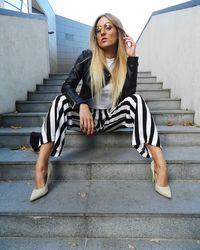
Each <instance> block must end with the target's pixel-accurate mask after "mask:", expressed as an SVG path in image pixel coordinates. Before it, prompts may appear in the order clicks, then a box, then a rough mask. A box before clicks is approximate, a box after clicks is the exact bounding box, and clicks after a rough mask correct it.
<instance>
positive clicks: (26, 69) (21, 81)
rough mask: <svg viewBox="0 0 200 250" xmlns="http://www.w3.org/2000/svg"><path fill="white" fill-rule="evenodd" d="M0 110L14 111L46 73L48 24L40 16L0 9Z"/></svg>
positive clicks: (2, 111)
mask: <svg viewBox="0 0 200 250" xmlns="http://www.w3.org/2000/svg"><path fill="white" fill-rule="evenodd" d="M0 24H1V25H0V87H1V91H0V113H4V112H10V111H13V110H15V101H16V100H25V99H26V98H27V91H28V90H34V89H35V85H36V84H37V83H41V82H42V80H43V78H44V77H48V74H49V49H48V26H47V21H46V18H44V17H43V16H41V15H29V14H23V13H19V12H15V11H9V10H4V9H0Z"/></svg>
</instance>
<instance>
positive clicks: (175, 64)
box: [137, 1, 200, 124]
mask: <svg viewBox="0 0 200 250" xmlns="http://www.w3.org/2000/svg"><path fill="white" fill-rule="evenodd" d="M191 2H192V1H191ZM188 3H189V2H188ZM199 24H200V6H199V5H197V6H193V7H191V8H185V9H184V8H183V9H179V10H176V11H172V12H166V13H163V14H158V15H155V16H152V17H151V18H150V20H149V22H148V23H147V25H146V27H145V29H144V31H143V33H142V34H141V36H140V38H139V40H138V42H137V54H138V56H139V57H140V60H139V65H140V66H139V69H140V70H150V71H152V73H153V74H154V75H156V76H158V80H159V81H163V83H164V88H171V90H172V92H171V93H172V97H180V98H181V99H182V102H181V106H182V108H183V109H192V110H194V111H195V122H196V123H197V124H200V70H199V65H200V25H199Z"/></svg>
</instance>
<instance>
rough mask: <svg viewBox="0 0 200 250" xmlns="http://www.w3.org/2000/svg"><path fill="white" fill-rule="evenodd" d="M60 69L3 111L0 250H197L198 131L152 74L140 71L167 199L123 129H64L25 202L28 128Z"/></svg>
mask: <svg viewBox="0 0 200 250" xmlns="http://www.w3.org/2000/svg"><path fill="white" fill-rule="evenodd" d="M65 78H66V75H64V74H56V75H50V78H49V79H44V83H43V84H41V85H37V87H36V91H35V92H29V93H28V100H27V101H17V102H16V110H17V111H16V112H14V113H9V114H4V115H2V116H1V126H2V127H1V128H0V249H3V250H7V249H31V250H32V249H40V250H43V249H45V250H46V249H48V250H49V249H52V250H56V249H68V250H72V249H76V250H129V249H137V250H144V249H145V250H150V249H153V250H154V249H156V250H164V249H165V250H171V249H173V250H178V249H181V250H183V249H184V250H194V249H195V250H197V249H200V128H199V127H197V126H194V125H193V121H194V112H192V111H188V110H181V109H180V101H181V100H180V99H174V98H170V90H169V89H163V88H162V83H161V82H157V79H156V77H154V76H151V73H150V72H139V74H138V88H137V90H138V93H139V94H141V95H142V96H143V97H144V98H145V99H146V101H147V103H148V105H149V107H150V109H151V110H152V114H153V116H154V118H155V121H156V124H157V125H158V130H159V133H160V137H161V142H162V145H163V146H164V148H163V150H164V154H165V157H166V159H167V162H168V168H169V176H170V185H171V188H172V193H173V199H172V200H168V199H166V198H164V197H162V196H160V195H159V194H157V193H156V192H155V191H154V188H153V184H152V183H151V181H150V179H151V173H150V167H149V166H150V160H145V159H144V158H142V157H141V156H140V155H139V154H138V153H137V152H136V151H135V150H134V149H133V148H131V136H132V132H131V130H128V129H124V130H119V131H117V132H112V133H108V134H104V135H103V136H102V135H101V134H96V135H94V136H93V137H87V136H85V135H83V134H81V133H79V132H75V131H67V132H66V143H65V149H64V152H63V154H62V156H61V157H59V158H56V159H51V162H52V165H53V167H54V174H53V178H52V180H53V181H52V183H51V184H50V185H49V194H48V195H47V196H45V197H44V198H42V199H40V200H38V201H35V202H33V203H31V202H29V198H30V194H31V191H32V189H33V187H34V181H33V179H34V164H35V160H36V158H37V155H35V154H34V153H33V152H32V151H31V149H30V148H29V134H30V132H31V131H40V126H41V124H42V121H43V118H44V117H45V114H46V112H47V110H48V108H49V106H50V103H51V100H52V99H53V98H54V97H55V96H56V95H57V94H58V93H59V92H60V87H61V84H62V82H63V79H65Z"/></svg>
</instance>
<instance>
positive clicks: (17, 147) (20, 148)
mask: <svg viewBox="0 0 200 250" xmlns="http://www.w3.org/2000/svg"><path fill="white" fill-rule="evenodd" d="M27 149H28V148H27V147H26V146H23V145H22V146H16V147H14V148H11V150H27Z"/></svg>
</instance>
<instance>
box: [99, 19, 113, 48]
mask: <svg viewBox="0 0 200 250" xmlns="http://www.w3.org/2000/svg"><path fill="white" fill-rule="evenodd" d="M117 34H118V33H117V29H116V28H115V26H114V25H113V24H112V23H111V22H110V21H109V19H108V18H107V17H104V16H103V17H101V18H100V19H99V21H98V22H97V25H96V37H97V43H98V45H99V47H100V48H101V49H103V50H115V49H116V46H117V39H118V35H117Z"/></svg>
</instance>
